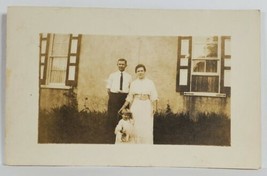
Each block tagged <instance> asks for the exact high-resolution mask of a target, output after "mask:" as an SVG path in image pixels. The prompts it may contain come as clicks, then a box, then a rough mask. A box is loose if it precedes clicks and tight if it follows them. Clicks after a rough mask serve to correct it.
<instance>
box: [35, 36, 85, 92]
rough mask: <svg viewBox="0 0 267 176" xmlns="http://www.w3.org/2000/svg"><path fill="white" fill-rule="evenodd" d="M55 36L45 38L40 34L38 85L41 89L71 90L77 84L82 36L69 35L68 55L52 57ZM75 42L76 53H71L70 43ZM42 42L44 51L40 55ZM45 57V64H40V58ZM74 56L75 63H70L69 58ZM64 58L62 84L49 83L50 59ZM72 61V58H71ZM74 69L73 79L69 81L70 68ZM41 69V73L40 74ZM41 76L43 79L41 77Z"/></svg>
mask: <svg viewBox="0 0 267 176" xmlns="http://www.w3.org/2000/svg"><path fill="white" fill-rule="evenodd" d="M55 35H57V34H47V37H44V34H42V33H41V34H40V48H39V84H40V87H41V88H54V89H71V88H72V87H76V86H77V83H78V81H77V80H78V68H79V67H78V66H79V58H80V49H81V39H82V35H81V34H77V36H74V35H73V34H69V39H68V44H67V45H68V49H67V51H68V53H67V54H66V55H53V54H52V50H53V38H54V36H55ZM73 40H76V42H77V46H76V51H75V52H72V48H71V47H72V41H73ZM43 41H46V49H45V51H46V52H45V53H42V49H43V46H42V45H43ZM43 56H45V62H44V63H43V62H42V57H43ZM73 56H75V63H73V62H72V60H71V57H73ZM59 57H64V58H66V65H67V66H66V76H65V80H64V82H63V83H51V82H49V79H50V78H51V77H50V76H51V75H50V74H51V73H50V72H51V71H52V70H51V69H52V59H53V58H59ZM72 59H73V58H72ZM73 66H74V67H75V71H74V73H73V74H74V79H73V80H69V74H70V71H69V69H70V67H73ZM42 67H43V73H41V71H42ZM42 74H43V77H41V75H42Z"/></svg>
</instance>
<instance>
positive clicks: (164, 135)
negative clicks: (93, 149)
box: [38, 106, 230, 146]
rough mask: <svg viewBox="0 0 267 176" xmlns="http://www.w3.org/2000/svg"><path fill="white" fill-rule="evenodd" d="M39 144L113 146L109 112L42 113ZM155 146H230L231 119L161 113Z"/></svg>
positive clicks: (64, 109) (70, 109) (58, 110)
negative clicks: (196, 117) (191, 117)
mask: <svg viewBox="0 0 267 176" xmlns="http://www.w3.org/2000/svg"><path fill="white" fill-rule="evenodd" d="M38 135H39V136H38V141H39V143H87V144H112V143H113V137H114V134H113V129H112V128H111V126H110V121H109V118H108V116H107V113H106V112H96V111H94V112H78V111H77V110H76V109H75V107H69V106H62V107H60V108H54V109H53V110H52V111H40V112H39V133H38ZM154 144H174V145H217V146H230V119H229V118H228V117H226V116H225V115H220V114H215V113H212V114H199V116H198V121H197V122H194V121H192V120H190V117H189V115H188V114H183V113H180V114H174V113H172V112H166V113H157V114H155V117H154Z"/></svg>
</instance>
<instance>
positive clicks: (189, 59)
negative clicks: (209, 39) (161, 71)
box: [176, 36, 192, 93]
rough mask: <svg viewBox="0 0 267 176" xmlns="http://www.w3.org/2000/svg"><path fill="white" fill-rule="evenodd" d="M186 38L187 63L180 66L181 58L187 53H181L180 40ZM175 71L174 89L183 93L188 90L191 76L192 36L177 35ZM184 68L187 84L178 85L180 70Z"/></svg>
mask: <svg viewBox="0 0 267 176" xmlns="http://www.w3.org/2000/svg"><path fill="white" fill-rule="evenodd" d="M183 40H188V41H189V46H188V54H189V56H188V65H187V66H181V59H184V58H186V56H187V55H184V54H182V41H183ZM177 57H178V58H177V71H176V91H177V92H180V93H183V92H189V91H190V77H191V57H192V37H191V36H187V37H182V36H180V37H178V54H177ZM182 69H184V70H185V69H186V70H187V85H180V70H182Z"/></svg>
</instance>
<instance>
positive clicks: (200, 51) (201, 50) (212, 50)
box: [193, 36, 218, 59]
mask: <svg viewBox="0 0 267 176" xmlns="http://www.w3.org/2000/svg"><path fill="white" fill-rule="evenodd" d="M193 53H194V55H193V59H203V58H207V57H218V37H217V36H213V37H195V38H194V40H193Z"/></svg>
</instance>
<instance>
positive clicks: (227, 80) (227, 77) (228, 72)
mask: <svg viewBox="0 0 267 176" xmlns="http://www.w3.org/2000/svg"><path fill="white" fill-rule="evenodd" d="M230 86H231V70H224V87H230Z"/></svg>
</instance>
